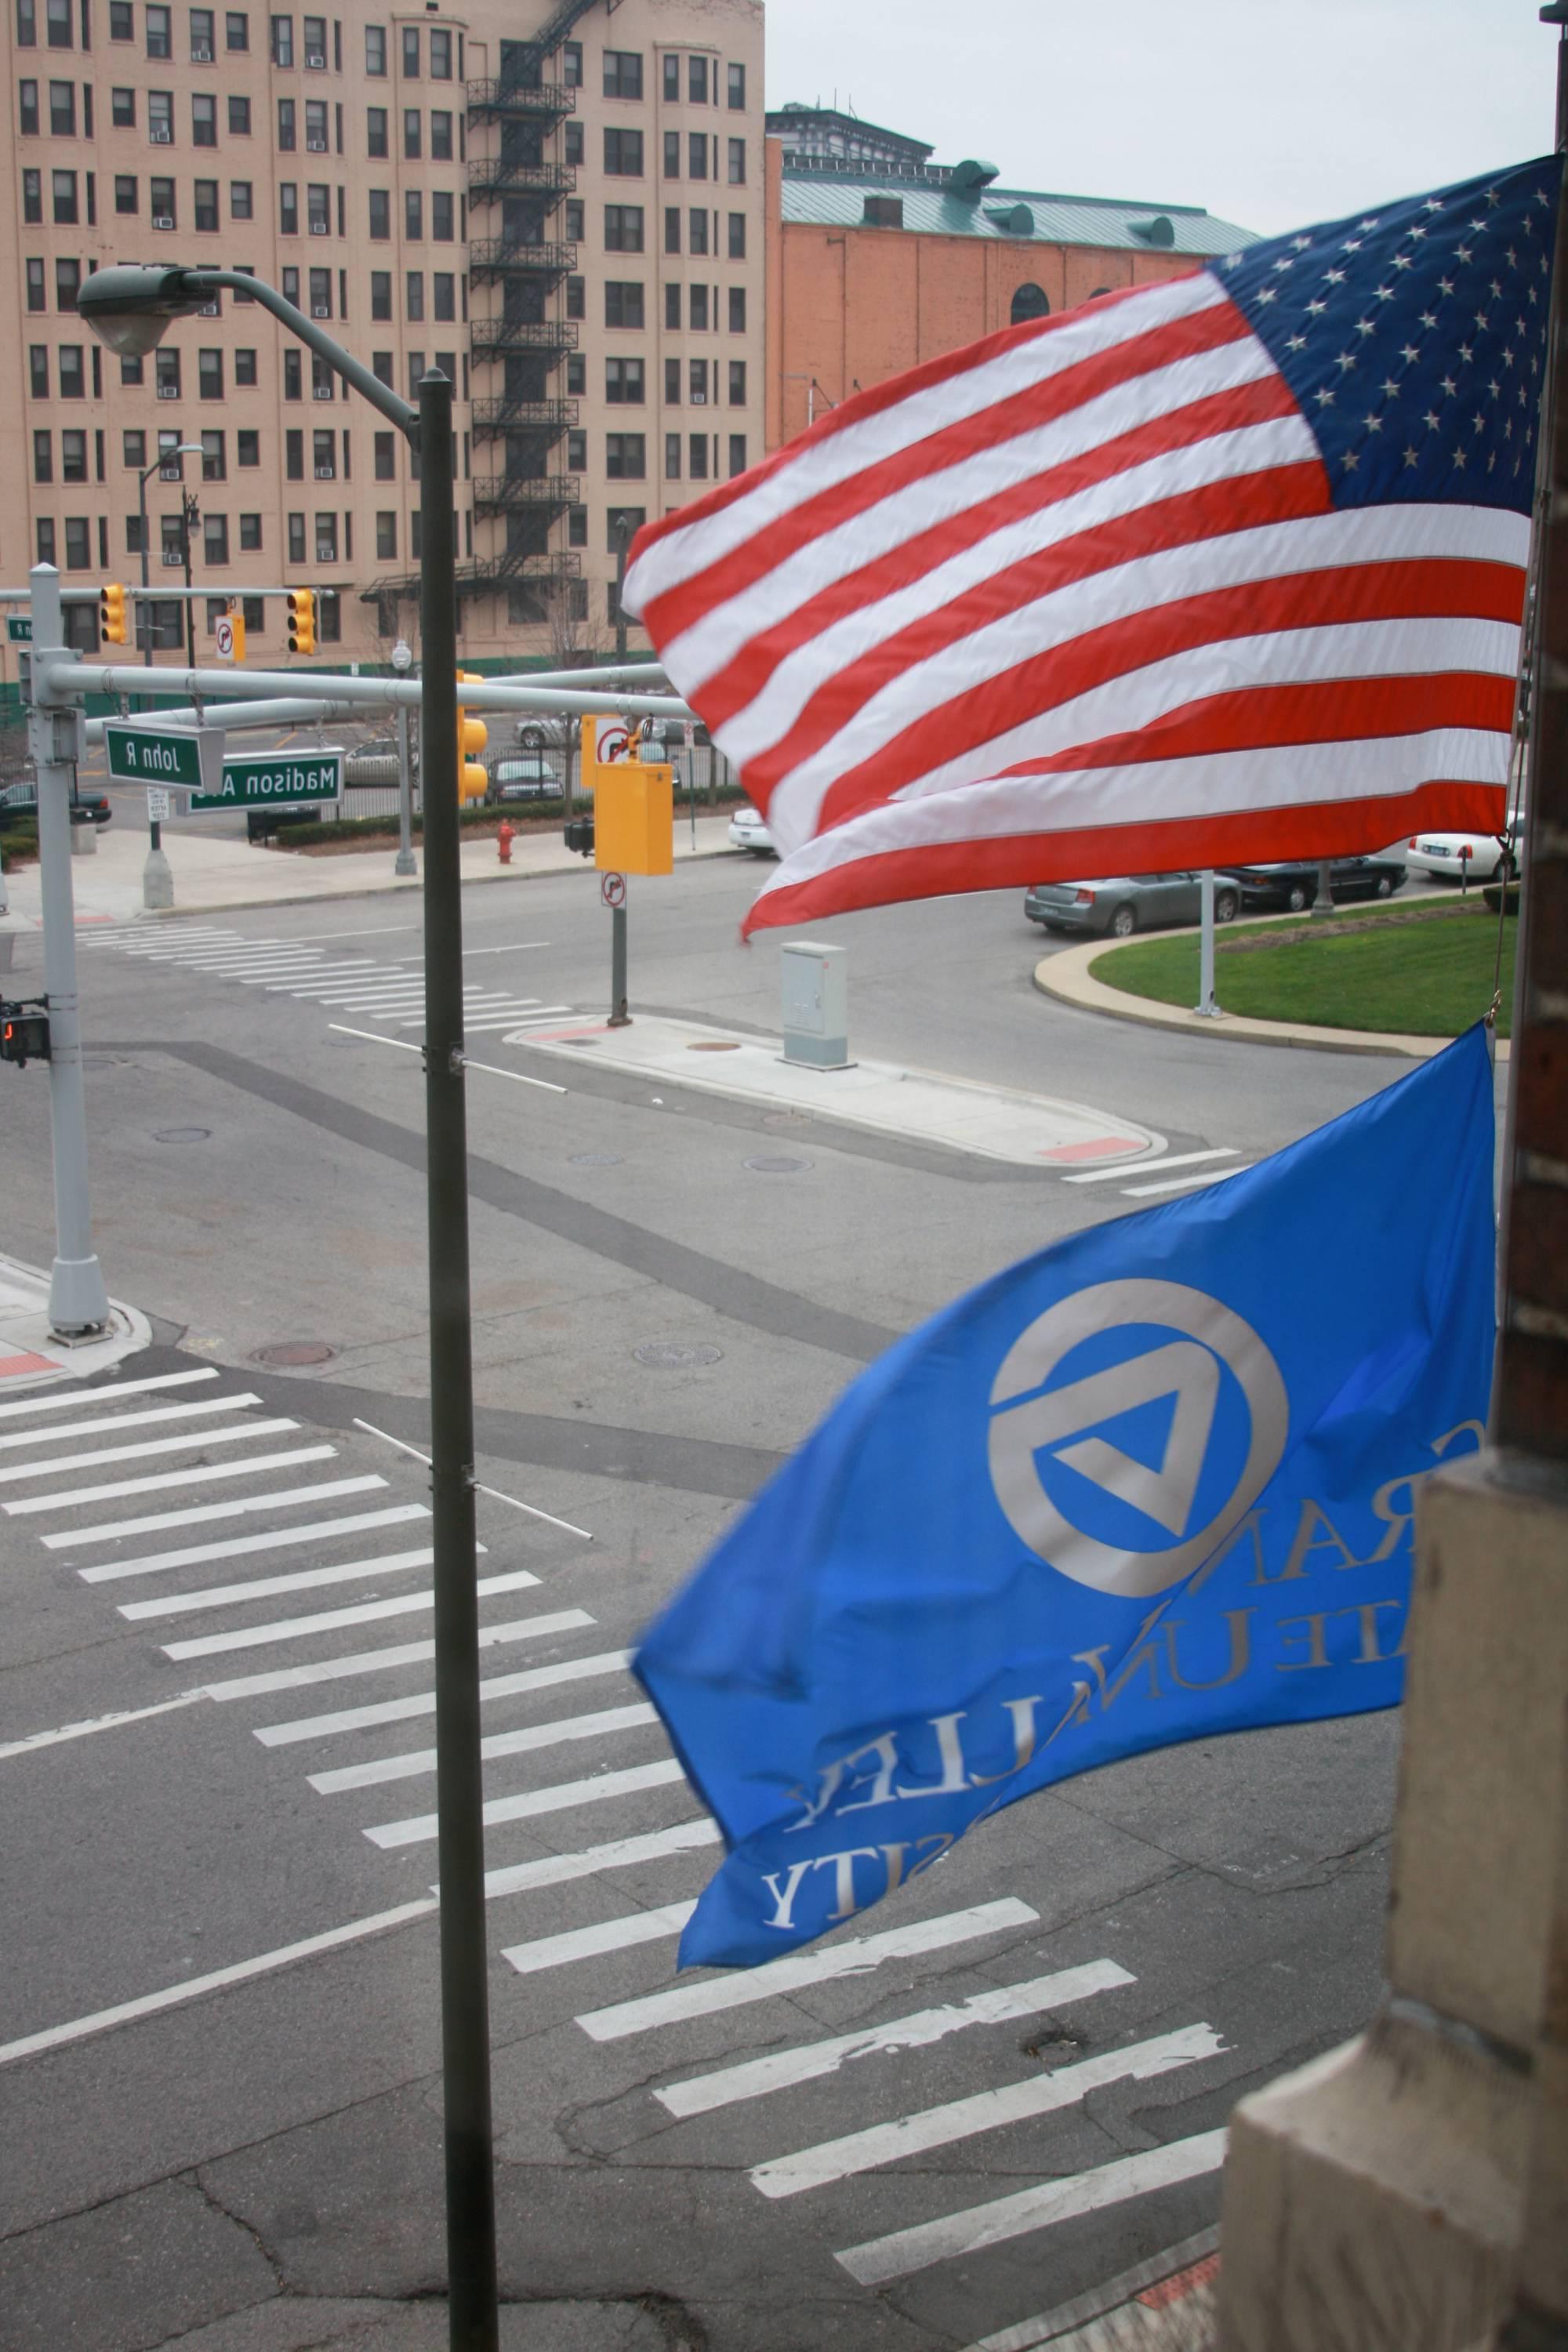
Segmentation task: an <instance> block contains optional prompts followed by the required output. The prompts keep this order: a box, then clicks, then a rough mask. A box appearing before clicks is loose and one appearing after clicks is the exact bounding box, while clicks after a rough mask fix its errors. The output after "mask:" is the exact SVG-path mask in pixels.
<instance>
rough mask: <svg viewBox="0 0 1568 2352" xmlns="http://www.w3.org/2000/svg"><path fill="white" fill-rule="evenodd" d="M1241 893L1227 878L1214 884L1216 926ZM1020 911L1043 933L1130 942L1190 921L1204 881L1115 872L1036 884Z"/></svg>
mask: <svg viewBox="0 0 1568 2352" xmlns="http://www.w3.org/2000/svg"><path fill="white" fill-rule="evenodd" d="M1240 906H1241V894H1240V892H1239V890H1238V889H1237V887H1236V885H1235V884H1234V883H1233V882H1232V881H1231V880H1230V879H1229V877H1225V876H1222V877H1221V878H1220V880H1219V881H1218V882H1217V883H1216V884H1215V894H1214V912H1215V922H1216V923H1228V922H1230V921H1231V920H1232V919H1234V917H1235V916H1236V914H1237V911H1238V910H1239V908H1240ZM1024 912H1025V914H1026V915H1027V917H1028V918H1029V920H1030V921H1031V922H1032V923H1043V924H1044V925H1045V927H1046V929H1047V930H1048V931H1086V932H1089V933H1090V934H1091V935H1092V936H1094V937H1096V938H1099V937H1102V936H1103V935H1104V934H1105V933H1106V932H1109V933H1110V936H1111V937H1112V938H1113V939H1118V940H1126V939H1131V936H1132V934H1133V932H1134V931H1149V930H1154V929H1158V928H1159V926H1160V925H1161V924H1163V923H1195V922H1197V921H1198V920H1199V919H1201V917H1202V914H1203V877H1202V876H1201V875H1198V874H1115V875H1111V876H1110V877H1107V878H1106V879H1105V880H1103V881H1099V882H1037V883H1035V884H1034V886H1033V887H1031V888H1030V889H1029V890H1028V891H1027V892H1026V894H1025V898H1024Z"/></svg>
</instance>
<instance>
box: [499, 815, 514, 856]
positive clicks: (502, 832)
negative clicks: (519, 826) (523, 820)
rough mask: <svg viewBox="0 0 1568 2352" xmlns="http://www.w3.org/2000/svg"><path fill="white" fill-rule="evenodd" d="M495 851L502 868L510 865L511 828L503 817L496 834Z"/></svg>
mask: <svg viewBox="0 0 1568 2352" xmlns="http://www.w3.org/2000/svg"><path fill="white" fill-rule="evenodd" d="M496 850H497V854H498V855H499V856H500V862H501V864H502V865H503V866H510V864H511V826H510V824H509V823H508V821H507V819H506V818H505V817H504V816H503V817H502V819H501V821H500V828H499V830H498V831H497V834H496Z"/></svg>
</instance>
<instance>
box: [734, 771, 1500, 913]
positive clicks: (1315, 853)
mask: <svg viewBox="0 0 1568 2352" xmlns="http://www.w3.org/2000/svg"><path fill="white" fill-rule="evenodd" d="M1506 803H1507V794H1506V793H1505V792H1504V791H1503V790H1502V789H1501V788H1500V787H1499V786H1494V785H1491V784H1476V783H1468V782H1456V781H1452V780H1441V779H1439V780H1436V781H1434V782H1427V783H1424V784H1421V785H1419V786H1418V787H1417V788H1416V789H1415V791H1414V792H1409V793H1397V794H1395V795H1394V796H1393V797H1391V798H1389V799H1373V800H1360V801H1340V802H1335V803H1318V804H1309V805H1307V806H1304V807H1295V808H1279V809H1263V810H1255V811H1253V810H1248V811H1238V812H1237V813H1235V814H1229V815H1218V816H1206V817H1194V818H1176V819H1171V820H1167V821H1165V822H1163V823H1158V822H1156V823H1150V824H1126V825H1100V826H1091V827H1086V828H1084V829H1082V830H1080V831H1078V832H1071V833H1066V832H1064V833H1048V834H1029V833H1026V834H1010V835H1005V836H1003V837H1002V838H1001V839H999V840H993V841H958V842H936V843H931V844H930V845H926V846H924V847H920V848H911V849H900V850H889V851H886V852H884V853H883V854H882V855H880V856H870V857H854V856H850V857H847V858H846V860H845V862H844V864H843V865H842V866H830V867H828V868H827V869H826V871H825V872H823V873H820V874H816V875H813V876H811V877H809V879H807V880H805V881H804V882H797V883H793V884H783V885H781V886H780V887H777V888H775V889H772V890H767V891H764V892H763V896H762V897H761V898H759V899H758V900H757V901H756V903H755V905H754V906H753V907H752V909H751V911H750V913H749V914H748V915H747V917H746V919H745V921H744V922H743V923H742V926H741V935H742V938H743V939H744V938H748V937H749V936H750V935H751V934H752V932H753V931H757V930H763V929H778V928H779V927H780V926H782V925H784V924H789V923H802V922H815V921H818V920H821V919H824V918H825V917H826V916H829V915H842V914H848V913H851V912H853V911H854V910H855V909H857V908H864V907H881V906H886V905H889V904H890V903H892V902H893V901H895V900H898V899H904V898H951V897H952V896H953V895H954V894H955V893H959V892H963V891H968V890H1004V889H1011V888H1024V889H1026V888H1027V887H1029V885H1030V884H1031V883H1035V882H1070V881H1077V880H1081V879H1082V878H1083V877H1086V876H1089V877H1094V876H1104V875H1110V874H1159V873H1170V872H1173V871H1192V870H1194V869H1196V870H1201V869H1202V868H1203V867H1205V866H1250V865H1255V864H1258V863H1261V862H1264V861H1273V860H1276V859H1289V858H1317V857H1341V856H1356V855H1358V854H1361V853H1363V852H1367V851H1371V850H1376V849H1380V848H1382V847H1384V845H1386V844H1387V843H1389V842H1390V841H1394V840H1396V839H1397V838H1398V837H1399V835H1402V834H1407V833H1414V832H1415V831H1417V830H1420V829H1423V828H1424V829H1426V830H1427V831H1432V830H1437V829H1441V830H1443V831H1445V832H1450V831H1451V832H1474V833H1491V832H1496V831H1499V830H1500V828H1501V826H1502V824H1503V823H1504V821H1505V818H1506V814H1507V810H1506Z"/></svg>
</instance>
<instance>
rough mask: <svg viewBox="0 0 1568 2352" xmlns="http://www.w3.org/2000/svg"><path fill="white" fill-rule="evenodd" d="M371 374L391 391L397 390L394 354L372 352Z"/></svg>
mask: <svg viewBox="0 0 1568 2352" xmlns="http://www.w3.org/2000/svg"><path fill="white" fill-rule="evenodd" d="M370 372H371V373H372V375H373V376H374V378H375V380H376V382H377V383H384V384H385V385H386V386H387V388H388V390H389V391H390V390H393V389H394V388H395V386H394V383H393V373H392V353H391V352H372V353H371V355H370Z"/></svg>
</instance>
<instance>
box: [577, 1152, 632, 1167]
mask: <svg viewBox="0 0 1568 2352" xmlns="http://www.w3.org/2000/svg"><path fill="white" fill-rule="evenodd" d="M620 1164H621V1155H620V1153H619V1152H618V1151H574V1153H573V1154H572V1165H573V1167H574V1168H618V1167H619V1166H620Z"/></svg>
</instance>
